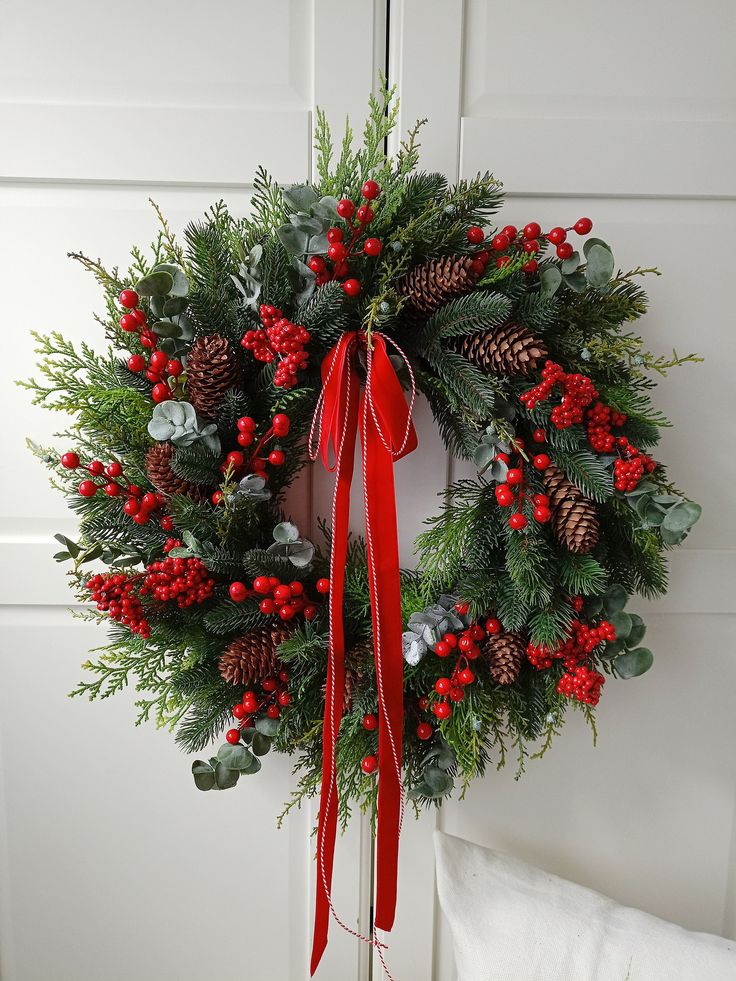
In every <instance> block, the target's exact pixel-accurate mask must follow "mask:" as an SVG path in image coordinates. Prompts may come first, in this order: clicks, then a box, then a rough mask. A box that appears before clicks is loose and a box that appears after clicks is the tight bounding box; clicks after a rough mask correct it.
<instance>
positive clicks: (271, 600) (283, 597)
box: [230, 576, 330, 620]
mask: <svg viewBox="0 0 736 981" xmlns="http://www.w3.org/2000/svg"><path fill="white" fill-rule="evenodd" d="M315 589H316V590H317V592H318V593H323V594H324V593H329V591H330V580H329V579H318V580H317V583H316V585H315ZM249 596H260V597H262V599H261V600H260V602H259V604H258V608H259V609H260V611H261V613H264V614H265V615H266V616H272V615H277V616H279V617H281V619H282V620H293V619H294V617H295V616H296V615H297V614H299V613H303V614H304V619H305V620H314V618H315V616H316V615H317V606H316V604H315V603H314V602H312V601H311V600H310V599H309V597H308V596H306V595H305V593H304V583H301V582H297V581H295V582H290V583H282V582H281V580H280V579H279V578H278V576H256V578H255V579H254V580H253V588H252V589H248V587H247V586H246V585H245V583H242V582H234V583H231V584H230V599H232V600H233V601H234V602H235V603H242V602H243V601H244V600H246V599H247V598H248V597H249Z"/></svg>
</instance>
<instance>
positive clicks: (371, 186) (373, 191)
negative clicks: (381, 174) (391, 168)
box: [360, 180, 381, 201]
mask: <svg viewBox="0 0 736 981" xmlns="http://www.w3.org/2000/svg"><path fill="white" fill-rule="evenodd" d="M360 193H361V194H362V195H363V197H364V198H365V199H366V201H375V199H376V198H377V197H378V195H379V194H380V193H381V188H380V187H379V186H378V184H376V182H375V181H371V180H367V181H365V183H364V184H363V186H362V187H361V189H360Z"/></svg>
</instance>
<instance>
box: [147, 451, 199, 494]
mask: <svg viewBox="0 0 736 981" xmlns="http://www.w3.org/2000/svg"><path fill="white" fill-rule="evenodd" d="M175 452H176V448H175V447H174V446H172V445H171V443H155V444H154V445H153V446H152V447H151V448H150V450H149V451H148V452H147V453H146V473H147V474H148V479H149V480H150V481H151V483H152V484H153V486H154V487H155V488H156V490H157V491H158V492H159V493H160V494H164V495H165V496H166V497H171V495H172V494H186V496H187V497H191V498H194V500H195V501H201V500H203V499H204V497H206V491H204V490H203V489H202V488H201V487H197V485H196V484H192V483H190V482H189V481H188V480H184V479H183V478H182V477H178V476H177V475H176V474H175V473H174V471H173V470H172V469H171V460H172V457H173V456H174V453H175Z"/></svg>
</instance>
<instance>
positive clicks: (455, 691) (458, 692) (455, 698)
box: [450, 686, 465, 702]
mask: <svg viewBox="0 0 736 981" xmlns="http://www.w3.org/2000/svg"><path fill="white" fill-rule="evenodd" d="M464 698H465V692H464V691H463V690H462V688H458V687H457V686H455V687H453V688H451V689H450V701H452V702H462V700H463V699H464Z"/></svg>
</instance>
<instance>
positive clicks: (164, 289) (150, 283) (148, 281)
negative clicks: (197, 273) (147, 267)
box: [135, 271, 174, 297]
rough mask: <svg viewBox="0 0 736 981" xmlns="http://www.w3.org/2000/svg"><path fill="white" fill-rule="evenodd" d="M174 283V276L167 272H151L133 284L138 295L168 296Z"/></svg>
mask: <svg viewBox="0 0 736 981" xmlns="http://www.w3.org/2000/svg"><path fill="white" fill-rule="evenodd" d="M173 285H174V277H173V276H172V275H171V273H168V272H164V271H162V272H151V273H149V274H148V275H147V276H144V277H143V278H142V279H139V280H138V282H137V283H136V284H135V289H136V292H137V293H138V294H139V296H161V297H164V296H168V295H169V293H171V288H172V287H173Z"/></svg>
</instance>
